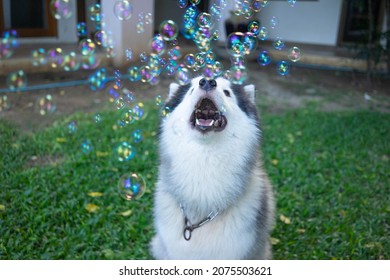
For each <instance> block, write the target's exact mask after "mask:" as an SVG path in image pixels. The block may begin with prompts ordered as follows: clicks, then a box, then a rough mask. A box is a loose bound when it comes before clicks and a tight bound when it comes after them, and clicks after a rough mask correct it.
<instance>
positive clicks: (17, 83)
mask: <svg viewBox="0 0 390 280" xmlns="http://www.w3.org/2000/svg"><path fill="white" fill-rule="evenodd" d="M7 86H8V88H9V89H11V90H19V89H23V88H25V87H26V86H27V76H26V73H25V72H24V71H23V70H19V71H15V72H11V73H9V74H8V76H7Z"/></svg>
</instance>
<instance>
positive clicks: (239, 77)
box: [230, 66, 248, 85]
mask: <svg viewBox="0 0 390 280" xmlns="http://www.w3.org/2000/svg"><path fill="white" fill-rule="evenodd" d="M230 75H231V82H232V83H233V84H238V85H242V84H243V83H244V82H245V81H246V80H247V79H248V72H247V71H246V68H245V67H239V66H232V67H230Z"/></svg>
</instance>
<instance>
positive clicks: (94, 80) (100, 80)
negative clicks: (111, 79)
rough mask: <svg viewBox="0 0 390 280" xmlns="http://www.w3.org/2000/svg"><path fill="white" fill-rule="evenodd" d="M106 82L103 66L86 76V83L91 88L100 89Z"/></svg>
mask: <svg viewBox="0 0 390 280" xmlns="http://www.w3.org/2000/svg"><path fill="white" fill-rule="evenodd" d="M106 82H107V73H106V69H105V68H100V69H98V70H96V71H95V72H94V73H93V74H92V75H90V76H89V78H88V84H89V86H90V88H91V89H92V90H100V89H102V88H103V87H104V86H105V84H106Z"/></svg>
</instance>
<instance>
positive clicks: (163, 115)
mask: <svg viewBox="0 0 390 280" xmlns="http://www.w3.org/2000/svg"><path fill="white" fill-rule="evenodd" d="M171 112H172V110H171V108H170V107H168V106H165V107H164V108H162V109H161V111H160V116H161V118H162V120H163V121H165V120H166V119H167V118H168V117H169V116H170V115H171Z"/></svg>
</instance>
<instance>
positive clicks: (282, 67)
mask: <svg viewBox="0 0 390 280" xmlns="http://www.w3.org/2000/svg"><path fill="white" fill-rule="evenodd" d="M276 71H277V72H278V74H279V75H281V76H286V75H287V74H288V73H289V71H290V66H289V64H288V62H286V61H284V60H282V61H280V62H278V64H277V65H276Z"/></svg>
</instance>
